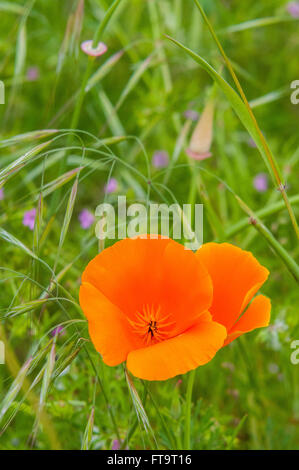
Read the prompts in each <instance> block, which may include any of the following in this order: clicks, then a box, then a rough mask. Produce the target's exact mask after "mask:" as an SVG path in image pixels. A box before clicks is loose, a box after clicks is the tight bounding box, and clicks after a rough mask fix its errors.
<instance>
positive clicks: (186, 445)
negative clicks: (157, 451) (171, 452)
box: [184, 369, 196, 450]
mask: <svg viewBox="0 0 299 470" xmlns="http://www.w3.org/2000/svg"><path fill="white" fill-rule="evenodd" d="M195 373H196V369H194V370H191V371H190V372H189V376H188V383H187V394H186V411H185V413H186V414H185V440H184V449H185V450H191V444H190V436H191V404H192V391H193V385H194V379H195Z"/></svg>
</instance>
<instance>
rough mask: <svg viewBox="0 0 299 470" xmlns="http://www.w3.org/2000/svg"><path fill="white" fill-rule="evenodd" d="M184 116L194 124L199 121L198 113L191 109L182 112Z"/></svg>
mask: <svg viewBox="0 0 299 470" xmlns="http://www.w3.org/2000/svg"><path fill="white" fill-rule="evenodd" d="M184 116H185V118H186V119H190V120H191V121H194V122H196V121H198V119H199V113H198V112H197V111H194V110H193V109H187V111H185V112H184Z"/></svg>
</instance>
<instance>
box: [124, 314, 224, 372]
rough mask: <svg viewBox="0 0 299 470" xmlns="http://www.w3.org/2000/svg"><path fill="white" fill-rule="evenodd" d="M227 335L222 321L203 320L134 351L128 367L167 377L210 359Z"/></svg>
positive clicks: (130, 355) (186, 370)
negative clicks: (167, 338)
mask: <svg viewBox="0 0 299 470" xmlns="http://www.w3.org/2000/svg"><path fill="white" fill-rule="evenodd" d="M225 338H226V329H225V328H224V327H223V326H222V325H220V324H219V323H216V322H213V321H202V322H200V323H198V324H197V325H195V326H193V327H192V328H190V329H189V330H187V331H186V332H185V333H183V334H181V335H179V336H176V337H175V338H171V339H169V340H166V341H162V342H161V343H157V344H155V345H154V346H150V347H147V348H142V349H138V350H136V351H132V352H130V353H129V355H128V359H127V367H128V369H129V370H130V371H131V372H132V374H133V375H135V376H136V377H139V378H141V379H145V380H166V379H169V378H171V377H174V376H176V375H178V374H184V373H185V372H188V371H189V370H191V369H195V368H196V367H198V366H201V365H203V364H206V363H207V362H209V361H210V360H211V359H212V358H213V357H214V356H215V354H216V352H217V351H218V350H219V349H220V348H221V347H222V346H223V342H224V340H225Z"/></svg>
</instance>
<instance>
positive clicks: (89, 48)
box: [81, 41, 108, 57]
mask: <svg viewBox="0 0 299 470" xmlns="http://www.w3.org/2000/svg"><path fill="white" fill-rule="evenodd" d="M81 49H82V51H83V52H84V53H85V54H87V55H90V56H92V57H99V56H101V55H103V54H105V52H107V49H108V48H107V46H106V44H104V43H103V42H99V43H98V45H97V46H96V47H93V41H84V42H82V44H81Z"/></svg>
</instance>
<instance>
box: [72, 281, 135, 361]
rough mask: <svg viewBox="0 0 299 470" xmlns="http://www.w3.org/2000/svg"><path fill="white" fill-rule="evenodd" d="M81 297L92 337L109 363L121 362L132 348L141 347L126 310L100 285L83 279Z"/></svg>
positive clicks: (97, 348)
mask: <svg viewBox="0 0 299 470" xmlns="http://www.w3.org/2000/svg"><path fill="white" fill-rule="evenodd" d="M79 300H80V305H81V307H82V310H83V312H84V315H85V316H86V317H87V319H88V329H89V335H90V337H91V340H92V342H93V344H94V346H95V348H96V350H97V351H98V352H99V353H101V355H102V357H103V361H104V362H105V364H107V365H109V366H115V365H117V364H120V363H121V362H123V361H125V360H126V358H127V355H128V353H129V351H131V350H132V349H135V348H136V347H140V344H139V343H138V338H137V337H135V336H133V335H132V334H131V332H130V328H129V324H128V322H127V320H126V318H125V316H124V314H123V313H122V312H121V311H120V310H119V309H118V308H117V307H116V306H115V305H113V304H112V303H111V302H110V301H109V300H108V299H107V298H106V297H105V296H104V295H103V294H102V293H101V292H100V291H99V290H98V289H96V288H95V287H94V286H92V285H91V284H89V283H87V282H83V284H82V285H81V287H80V293H79Z"/></svg>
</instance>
